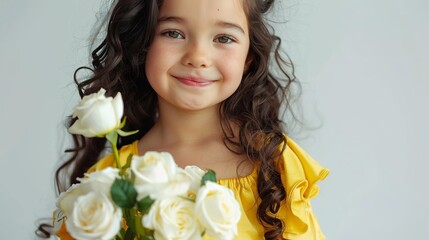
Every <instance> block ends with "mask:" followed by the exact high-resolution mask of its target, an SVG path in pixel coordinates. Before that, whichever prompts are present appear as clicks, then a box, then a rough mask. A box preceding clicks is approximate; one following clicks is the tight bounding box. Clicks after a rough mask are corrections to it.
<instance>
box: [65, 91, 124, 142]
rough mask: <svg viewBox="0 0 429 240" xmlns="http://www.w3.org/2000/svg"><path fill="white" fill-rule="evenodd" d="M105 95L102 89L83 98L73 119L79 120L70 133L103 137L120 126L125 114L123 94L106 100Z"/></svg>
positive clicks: (70, 129)
mask: <svg viewBox="0 0 429 240" xmlns="http://www.w3.org/2000/svg"><path fill="white" fill-rule="evenodd" d="M105 93H106V90H104V89H103V88H102V89H100V90H99V91H98V92H97V93H93V94H90V95H88V96H84V97H83V99H82V100H81V101H80V102H79V104H78V105H77V106H76V109H75V111H74V113H73V117H77V118H78V119H77V120H76V122H74V124H73V125H72V126H71V127H70V128H69V132H70V133H72V134H81V135H83V136H85V137H95V136H97V137H103V136H105V135H106V134H107V133H109V132H111V131H113V130H115V129H117V128H118V127H119V126H120V124H121V118H122V115H123V114H124V104H123V102H122V96H121V93H118V94H116V96H115V98H112V97H108V98H106V96H104V94H105Z"/></svg>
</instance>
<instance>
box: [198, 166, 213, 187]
mask: <svg viewBox="0 0 429 240" xmlns="http://www.w3.org/2000/svg"><path fill="white" fill-rule="evenodd" d="M207 181H210V182H216V173H215V171H213V170H211V169H209V170H208V171H207V172H206V173H205V174H204V175H203V177H202V178H201V186H204V185H205V184H206V182H207Z"/></svg>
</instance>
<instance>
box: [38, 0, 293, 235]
mask: <svg viewBox="0 0 429 240" xmlns="http://www.w3.org/2000/svg"><path fill="white" fill-rule="evenodd" d="M273 2H274V0H244V10H245V12H246V14H247V18H248V23H249V24H248V25H249V26H251V28H250V29H249V37H250V48H249V53H248V54H249V58H250V59H251V62H250V65H249V66H248V67H247V69H246V71H245V73H244V74H243V79H242V81H241V83H240V85H239V87H238V89H237V90H236V92H235V93H234V94H233V95H231V96H230V97H229V98H228V99H226V100H225V101H224V102H222V103H221V107H220V110H219V111H220V116H221V118H220V119H221V126H222V129H223V134H224V144H225V145H226V147H228V149H230V150H231V151H233V152H235V153H238V154H246V155H247V157H248V159H250V160H252V161H253V162H254V163H255V164H257V165H258V166H259V170H258V177H257V189H258V193H259V197H260V203H259V205H258V210H257V217H258V219H259V221H260V223H261V224H262V225H263V226H264V228H265V238H266V239H278V238H279V237H280V236H281V234H282V232H283V231H284V229H285V226H284V223H283V222H282V221H281V220H280V219H278V218H276V213H277V212H278V210H279V208H280V205H281V202H282V201H285V199H286V191H285V189H284V187H283V185H282V182H281V176H280V173H279V172H278V170H277V167H276V160H278V159H279V158H280V157H281V155H282V153H283V151H284V146H285V145H286V144H285V143H286V137H285V135H284V132H285V130H284V123H283V122H282V120H281V119H282V112H283V111H281V109H282V108H281V106H282V105H283V107H284V108H283V109H289V107H290V95H291V94H290V93H291V91H290V86H291V84H292V83H294V82H296V81H295V77H294V75H293V65H292V63H291V62H290V60H289V58H288V56H287V55H286V54H283V55H282V54H281V52H280V44H281V40H280V38H279V37H278V36H276V35H274V33H273V30H272V28H271V27H270V26H269V25H268V23H267V21H266V19H265V15H266V13H267V12H268V10H269V9H270V8H271V7H272V5H273ZM162 3H163V0H144V1H142V0H117V1H116V3H115V4H114V6H113V8H112V11H111V12H110V17H109V19H108V24H107V28H106V34H105V37H104V39H103V40H102V42H101V44H99V45H98V47H96V48H95V49H94V50H93V52H92V68H89V67H81V68H78V69H77V70H76V72H75V76H74V78H75V82H76V84H77V88H78V91H79V94H80V96H81V97H83V96H85V95H88V94H91V93H95V92H97V91H98V90H99V89H100V88H104V89H106V95H108V96H114V95H116V93H117V92H121V93H122V96H123V100H124V106H125V108H124V114H125V115H126V116H127V123H126V126H125V130H135V129H138V130H139V134H137V135H132V136H129V137H124V138H120V142H119V146H123V145H125V144H129V143H131V142H133V141H135V140H137V139H140V138H141V137H142V136H143V135H144V134H145V133H146V132H147V131H148V130H149V129H151V128H152V126H153V125H154V123H155V121H156V116H157V112H158V108H157V105H158V102H157V95H156V93H155V92H154V90H153V89H152V87H151V86H150V85H149V82H148V80H147V78H146V75H145V70H144V69H145V62H146V54H147V51H148V49H149V47H150V45H151V42H152V38H153V34H154V31H155V28H156V24H157V19H158V14H159V9H160V7H161V5H162ZM282 56H283V57H282ZM82 69H88V70H91V71H92V74H91V76H90V77H89V78H88V79H86V80H84V81H78V80H77V77H76V74H77V72H79V71H80V70H82ZM75 120H76V119H73V118H72V117H71V116H69V117H68V121H67V127H69V126H71V125H72V124H73V123H74V121H75ZM232 124H234V126H238V129H239V132H238V136H234V132H233V130H232V129H233V127H232ZM72 137H73V147H72V148H71V149H68V150H66V152H68V153H69V154H71V155H70V158H69V159H68V160H67V161H66V162H64V163H63V164H62V165H61V166H60V167H59V168H58V169H57V171H56V186H57V190H58V192H63V191H65V190H66V189H67V188H68V187H69V186H70V185H71V184H73V183H76V178H77V177H82V176H83V174H84V173H85V172H86V171H87V170H88V169H89V167H91V166H92V165H94V164H95V163H96V162H97V160H98V159H100V157H102V152H103V151H104V150H105V148H106V140H105V139H103V138H84V137H83V136H80V135H73V136H72ZM280 146H283V148H281V149H280ZM42 225H43V224H41V225H40V226H39V232H42V233H43V234H40V235H44V236H49V233H48V232H49V231H47V230H45V231H43V229H46V227H47V226H46V225H44V226H43V228H42Z"/></svg>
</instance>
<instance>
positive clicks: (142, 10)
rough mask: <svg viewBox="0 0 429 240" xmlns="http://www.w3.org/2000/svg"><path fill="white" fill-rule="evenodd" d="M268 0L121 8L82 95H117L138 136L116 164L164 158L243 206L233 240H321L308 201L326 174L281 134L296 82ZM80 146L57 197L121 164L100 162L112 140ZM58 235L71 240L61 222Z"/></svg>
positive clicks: (149, 2)
mask: <svg viewBox="0 0 429 240" xmlns="http://www.w3.org/2000/svg"><path fill="white" fill-rule="evenodd" d="M273 2H274V0H180V1H179V0H118V1H116V4H115V6H114V8H113V10H112V12H111V16H110V19H109V22H108V27H107V35H106V37H105V38H104V40H103V41H102V43H101V44H100V45H99V46H98V47H97V48H96V49H95V50H94V51H93V53H92V57H93V62H92V65H93V69H92V70H93V75H92V76H91V78H89V79H88V80H86V81H83V82H80V83H78V82H77V81H76V82H77V85H78V89H79V93H80V95H81V97H82V96H84V95H88V94H91V93H94V92H97V91H98V90H99V89H100V88H104V89H106V90H107V95H110V96H112V95H116V93H117V92H121V93H122V95H123V99H124V105H125V111H124V113H125V115H126V116H127V117H128V119H127V125H126V127H125V128H126V129H125V130H135V129H139V135H132V136H130V137H126V138H122V139H120V145H121V146H122V149H121V156H128V154H129V153H132V154H138V155H142V154H143V153H144V152H146V151H148V150H155V151H168V152H170V153H172V155H173V156H174V158H175V159H176V162H177V164H178V165H179V166H180V167H185V166H187V165H197V166H199V167H201V168H202V169H213V170H215V171H216V173H217V176H218V178H219V179H220V180H219V181H218V182H219V183H220V184H222V185H225V186H227V187H229V188H231V189H232V190H233V191H234V193H235V196H236V198H237V200H238V201H239V202H240V203H241V206H242V209H241V210H242V217H241V220H240V222H239V225H238V232H239V235H238V237H237V238H236V239H243V240H244V239H246V240H247V239H263V238H265V239H311V240H314V239H324V236H323V234H322V232H321V230H320V228H319V225H318V222H317V220H316V218H315V216H314V215H313V212H312V210H311V206H310V202H309V201H310V199H311V198H313V197H315V196H316V195H317V193H318V187H317V186H316V185H315V184H316V182H317V181H319V180H323V179H324V178H325V177H326V176H327V174H328V170H327V169H325V168H323V167H321V166H320V165H318V163H316V162H315V161H314V160H312V158H311V157H310V156H309V155H307V154H306V153H305V152H304V151H303V150H302V149H301V148H300V147H299V146H298V145H296V144H295V143H294V142H293V141H292V140H291V139H289V138H288V137H287V136H286V135H285V134H284V129H283V128H282V121H281V119H280V117H281V116H280V114H279V112H280V106H281V104H282V103H285V106H286V107H288V105H289V104H288V103H289V101H288V99H289V87H290V85H291V84H292V83H293V82H294V78H293V76H291V75H289V74H288V73H287V71H286V68H287V67H288V66H289V65H288V63H287V62H286V61H285V60H284V59H283V58H282V57H281V55H280V53H279V49H280V39H279V38H278V37H277V36H275V35H273V34H272V33H270V31H269V29H268V27H267V25H266V23H265V21H264V18H263V17H264V14H265V13H266V12H267V11H268V10H269V9H270V8H271V5H272V4H273ZM270 65H275V67H276V69H278V70H280V71H278V72H279V73H280V74H277V75H275V74H274V72H273V70H272V68H271V67H270ZM78 70H79V69H78ZM73 122H74V119H70V121H69V124H70V125H71V124H72V123H73ZM70 125H69V126H70ZM73 139H74V145H75V146H74V148H73V149H71V150H69V151H70V152H72V153H73V154H72V156H71V158H70V159H69V160H68V161H67V162H65V163H64V164H63V165H62V166H61V167H60V168H59V169H58V170H57V174H56V176H57V186H58V190H59V191H64V190H66V189H67V188H68V187H69V186H70V184H72V183H75V182H76V178H77V177H82V176H83V174H84V173H85V172H87V171H89V172H92V171H97V170H100V169H103V168H105V167H107V166H114V165H115V163H114V161H113V157H112V156H111V155H110V156H107V157H104V158H102V159H101V160H99V161H97V159H100V157H102V156H101V155H102V152H103V150H104V149H105V148H106V141H105V139H101V138H90V139H85V138H83V137H81V136H77V135H74V136H73ZM66 174H69V176H66ZM62 177H63V178H62ZM64 177H65V179H64ZM57 235H58V236H60V237H61V238H62V239H67V238H68V237H69V236H68V234H67V232H66V229H65V228H64V226H62V228H61V229H60V230H59V231H58V232H57Z"/></svg>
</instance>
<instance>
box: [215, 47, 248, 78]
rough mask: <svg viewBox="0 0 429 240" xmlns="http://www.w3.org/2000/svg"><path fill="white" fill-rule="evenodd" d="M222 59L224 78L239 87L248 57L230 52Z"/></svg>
mask: <svg viewBox="0 0 429 240" xmlns="http://www.w3.org/2000/svg"><path fill="white" fill-rule="evenodd" d="M220 59H221V60H220V63H221V68H222V70H221V71H222V73H223V75H224V77H225V78H227V80H228V81H231V82H235V83H236V84H237V86H238V84H240V81H241V78H242V76H243V72H244V64H245V62H246V55H245V54H244V53H240V52H238V53H237V52H230V53H226V54H223V55H222V57H221V58H220Z"/></svg>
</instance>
